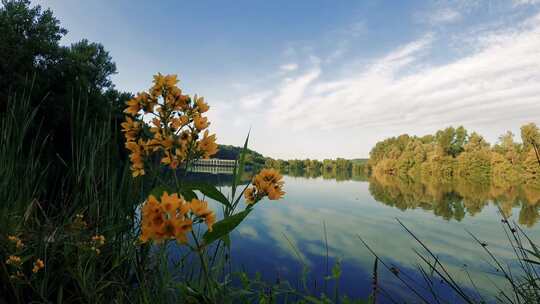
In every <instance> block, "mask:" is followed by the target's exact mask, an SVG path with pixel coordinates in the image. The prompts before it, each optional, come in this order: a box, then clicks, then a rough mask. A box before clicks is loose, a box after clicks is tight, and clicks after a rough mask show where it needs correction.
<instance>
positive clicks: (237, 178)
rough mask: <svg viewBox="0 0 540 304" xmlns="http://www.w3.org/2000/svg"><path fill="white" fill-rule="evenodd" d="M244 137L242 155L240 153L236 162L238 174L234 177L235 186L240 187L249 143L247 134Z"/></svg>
mask: <svg viewBox="0 0 540 304" xmlns="http://www.w3.org/2000/svg"><path fill="white" fill-rule="evenodd" d="M250 132H251V131H249V132H248V135H247V137H246V141H245V142H244V148H243V149H242V153H240V160H239V162H238V172H236V176H235V185H240V182H241V180H242V174H244V167H245V165H246V154H247V150H248V142H249V133H250Z"/></svg>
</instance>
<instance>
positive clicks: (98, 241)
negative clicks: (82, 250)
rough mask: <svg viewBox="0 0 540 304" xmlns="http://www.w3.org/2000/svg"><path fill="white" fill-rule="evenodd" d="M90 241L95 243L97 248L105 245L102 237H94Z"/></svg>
mask: <svg viewBox="0 0 540 304" xmlns="http://www.w3.org/2000/svg"><path fill="white" fill-rule="evenodd" d="M92 241H94V242H95V243H97V244H98V245H99V246H103V245H105V237H104V236H103V235H94V236H93V237H92Z"/></svg>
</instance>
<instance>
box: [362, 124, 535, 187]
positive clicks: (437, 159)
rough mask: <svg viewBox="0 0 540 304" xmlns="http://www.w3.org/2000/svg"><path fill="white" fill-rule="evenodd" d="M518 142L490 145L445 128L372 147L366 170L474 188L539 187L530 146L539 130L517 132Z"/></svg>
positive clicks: (505, 137) (510, 139) (507, 136)
mask: <svg viewBox="0 0 540 304" xmlns="http://www.w3.org/2000/svg"><path fill="white" fill-rule="evenodd" d="M521 131H522V132H521V137H522V139H523V143H516V142H514V139H513V137H514V135H513V134H512V133H511V132H507V133H506V134H504V135H502V136H501V137H500V138H499V142H498V143H497V144H495V145H493V146H490V144H489V143H487V142H486V141H485V139H484V138H483V137H482V136H481V135H479V134H478V133H476V132H472V133H469V132H468V131H467V130H466V129H465V128H463V127H461V126H460V127H458V128H453V127H449V128H446V129H444V130H439V131H437V132H436V133H435V135H426V136H423V137H416V136H409V135H407V134H404V135H400V136H398V137H391V138H388V139H385V140H383V141H380V142H378V143H377V144H376V145H375V147H373V149H371V152H370V158H369V161H368V171H369V172H371V173H373V174H376V175H379V176H381V175H392V176H400V177H402V178H421V179H423V180H441V181H443V182H446V183H451V182H453V181H454V180H456V179H458V178H459V179H465V180H467V181H469V182H475V183H485V184H489V183H499V184H508V183H512V184H513V185H518V184H519V183H522V182H526V183H528V184H532V185H536V186H540V183H539V177H540V173H539V172H538V170H537V168H536V167H535V166H534V165H533V164H534V161H535V160H536V154H535V150H534V148H533V147H534V144H533V143H536V142H537V141H540V131H539V130H538V127H537V126H536V125H535V124H534V123H530V124H527V125H524V126H523V127H522V128H521Z"/></svg>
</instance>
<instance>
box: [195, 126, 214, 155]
mask: <svg viewBox="0 0 540 304" xmlns="http://www.w3.org/2000/svg"><path fill="white" fill-rule="evenodd" d="M197 146H198V148H199V151H200V152H201V154H202V158H209V157H210V156H212V155H214V154H216V153H217V151H218V145H217V144H216V135H215V134H212V135H210V136H208V130H206V131H205V132H204V135H203V138H202V139H201V140H200V141H199V142H198V143H197Z"/></svg>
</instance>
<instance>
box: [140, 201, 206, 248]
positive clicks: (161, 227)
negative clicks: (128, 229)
mask: <svg viewBox="0 0 540 304" xmlns="http://www.w3.org/2000/svg"><path fill="white" fill-rule="evenodd" d="M197 221H204V222H205V223H206V225H207V226H208V230H209V231H212V225H213V224H214V223H215V221H216V216H215V214H214V212H213V211H212V210H211V209H209V208H208V203H207V202H205V201H201V200H198V199H193V200H191V201H190V202H186V201H185V200H184V199H183V197H182V196H179V195H178V194H177V193H173V194H171V195H169V194H168V193H167V192H163V194H162V196H161V198H160V201H158V199H157V198H156V197H155V196H153V195H150V196H149V197H148V199H147V200H146V202H145V203H144V205H143V207H142V232H141V237H140V239H141V241H142V242H147V241H148V240H154V241H157V242H161V241H163V240H168V239H176V240H177V241H178V242H179V243H187V240H188V239H187V233H188V232H190V231H191V230H192V226H193V223H194V222H197Z"/></svg>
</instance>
